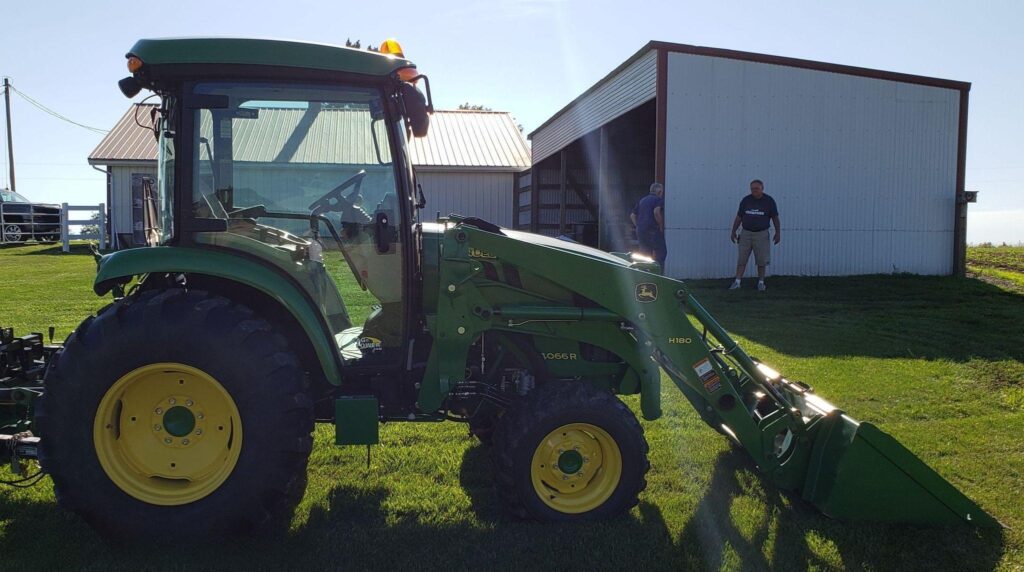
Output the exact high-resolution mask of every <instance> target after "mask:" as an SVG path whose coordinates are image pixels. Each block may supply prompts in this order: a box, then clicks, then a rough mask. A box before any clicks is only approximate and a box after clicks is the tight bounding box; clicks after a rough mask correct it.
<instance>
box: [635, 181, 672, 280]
mask: <svg viewBox="0 0 1024 572" xmlns="http://www.w3.org/2000/svg"><path fill="white" fill-rule="evenodd" d="M629 219H630V220H631V221H633V226H635V227H636V239H637V241H638V242H639V243H640V252H642V253H643V254H645V255H647V256H650V257H651V258H653V259H654V260H656V261H657V262H658V264H659V265H661V271H662V272H664V271H665V256H666V255H667V254H668V249H667V248H666V245H665V187H664V186H663V185H662V184H661V183H654V184H652V185H651V192H650V194H648V195H647V196H646V197H644V198H642V199H640V201H639V202H638V203H637V204H636V206H635V207H633V212H631V213H630V214H629Z"/></svg>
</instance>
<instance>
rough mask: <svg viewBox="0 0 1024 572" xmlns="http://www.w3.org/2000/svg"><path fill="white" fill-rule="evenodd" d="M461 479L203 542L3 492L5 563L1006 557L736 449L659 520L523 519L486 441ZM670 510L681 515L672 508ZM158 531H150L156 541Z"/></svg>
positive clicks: (374, 495)
mask: <svg viewBox="0 0 1024 572" xmlns="http://www.w3.org/2000/svg"><path fill="white" fill-rule="evenodd" d="M459 481H460V485H461V486H462V487H463V488H464V490H465V491H466V493H467V495H468V496H469V501H470V507H469V508H470V510H469V511H466V510H464V509H462V508H460V507H458V506H452V507H451V510H450V511H444V510H441V511H438V510H434V511H433V512H432V511H430V510H424V509H423V508H421V506H420V505H417V504H415V503H413V504H408V501H409V499H408V498H407V497H409V496H410V495H409V494H405V493H397V494H398V496H397V497H393V496H392V495H393V494H396V493H393V492H390V491H389V490H388V489H387V488H385V487H383V486H363V485H359V486H352V485H343V486H337V487H335V488H333V489H331V490H330V492H329V493H328V496H327V503H326V506H324V505H322V504H317V505H315V506H314V507H313V508H312V509H311V510H310V513H309V515H308V517H307V518H306V520H305V523H303V524H302V525H300V526H298V527H297V528H296V529H293V531H292V532H291V533H289V534H286V535H284V536H283V537H278V536H275V537H268V538H257V539H248V540H240V541H232V542H225V543H218V544H213V545H198V546H192V545H188V546H182V545H180V544H177V543H174V542H173V541H169V540H168V539H170V538H173V531H169V532H168V534H169V536H168V539H163V540H164V541H168V542H170V544H166V543H164V544H154V545H147V544H140V545H130V546H122V545H116V544H108V543H106V542H103V541H101V540H100V539H99V537H98V536H97V535H96V534H95V533H94V532H92V530H90V529H89V527H88V526H87V525H86V524H85V523H84V522H82V521H81V520H80V519H79V518H77V517H75V516H74V515H71V514H70V513H66V512H64V511H62V510H60V509H59V508H58V507H57V506H56V504H54V503H53V502H52V501H50V500H45V499H34V500H29V499H12V498H6V499H4V498H0V521H3V522H2V523H0V524H2V526H0V554H3V558H4V568H6V569H22V568H24V569H57V568H80V567H90V568H95V569H140V568H141V569H194V568H197V569H224V570H281V569H289V570H320V569H357V570H363V569H367V570H378V569H391V570H394V569H396V568H397V569H412V568H423V567H441V566H443V567H445V568H448V569H454V570H461V569H473V570H506V569H517V570H523V569H530V570H532V569H539V570H568V569H573V570H599V569H600V570H625V569H640V570H703V569H743V570H769V569H772V570H806V569H810V568H831V567H833V566H834V565H835V564H836V562H837V561H839V562H841V564H842V567H843V568H847V569H854V570H859V569H870V570H875V569H877V570H890V569H891V570H908V569H956V570H990V569H992V568H993V567H994V566H995V565H996V564H997V563H998V562H999V559H1000V557H1001V555H1002V553H1003V535H1002V531H999V530H985V531H975V530H970V529H966V528H958V529H916V528H910V527H901V526H873V525H860V524H857V525H855V524H845V523H841V522H836V521H832V520H829V519H827V518H825V517H823V516H821V515H819V514H818V513H817V512H816V511H815V510H814V509H813V508H810V507H808V506H806V505H803V504H802V503H801V501H799V500H798V499H795V498H793V497H791V496H790V495H785V494H780V493H779V492H778V490H777V489H775V488H774V487H773V486H772V485H771V484H770V483H767V482H766V481H764V480H763V479H761V478H760V477H759V476H758V475H757V473H756V471H755V470H754V469H753V467H752V466H751V465H750V463H749V461H748V460H747V458H746V456H745V455H744V454H743V453H742V452H740V451H735V450H727V451H723V452H722V453H721V454H719V456H718V458H717V459H716V460H715V463H714V467H713V468H712V475H711V480H710V482H709V483H708V485H707V487H706V489H705V492H704V493H703V496H701V498H700V499H687V498H673V497H672V496H670V495H669V494H666V493H658V495H659V496H658V499H657V502H658V503H659V504H661V505H666V504H669V503H679V502H682V503H684V504H683V508H685V507H686V506H687V505H686V503H687V501H690V500H695V501H696V502H694V503H692V505H690V506H692V508H691V509H689V510H684V511H683V513H684V514H685V515H688V516H687V517H684V519H682V520H679V521H675V520H673V521H672V522H667V521H666V519H665V516H664V514H663V513H662V510H661V508H659V506H657V505H655V504H653V503H652V502H651V496H652V495H653V494H654V493H647V494H645V495H642V496H641V502H640V504H639V506H638V507H637V508H636V509H634V510H633V511H631V512H630V513H629V514H628V515H625V516H623V517H621V518H617V519H612V520H608V521H600V522H592V523H577V524H571V525H559V524H541V523H535V522H522V521H519V520H516V519H514V518H512V517H510V516H509V515H508V514H507V513H505V512H504V509H503V507H502V505H501V501H500V499H499V498H498V495H497V493H496V492H495V491H494V489H493V487H492V485H491V477H490V463H489V451H488V449H487V448H486V447H483V446H480V445H474V446H472V447H469V448H468V449H467V450H466V452H465V454H464V456H463V465H462V467H461V470H460V474H459ZM675 512H678V511H675ZM154 540H155V541H159V539H154Z"/></svg>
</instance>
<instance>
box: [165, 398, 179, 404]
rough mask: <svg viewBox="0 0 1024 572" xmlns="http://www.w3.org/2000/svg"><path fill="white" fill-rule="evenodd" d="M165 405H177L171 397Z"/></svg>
mask: <svg viewBox="0 0 1024 572" xmlns="http://www.w3.org/2000/svg"><path fill="white" fill-rule="evenodd" d="M167 403H170V404H171V405H174V404H175V403H177V401H175V400H174V398H173V397H172V398H170V399H168V400H167Z"/></svg>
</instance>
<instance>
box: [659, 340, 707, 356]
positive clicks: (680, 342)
mask: <svg viewBox="0 0 1024 572" xmlns="http://www.w3.org/2000/svg"><path fill="white" fill-rule="evenodd" d="M668 343H670V344H689V343H693V338H669V339H668ZM705 361H706V360H705Z"/></svg>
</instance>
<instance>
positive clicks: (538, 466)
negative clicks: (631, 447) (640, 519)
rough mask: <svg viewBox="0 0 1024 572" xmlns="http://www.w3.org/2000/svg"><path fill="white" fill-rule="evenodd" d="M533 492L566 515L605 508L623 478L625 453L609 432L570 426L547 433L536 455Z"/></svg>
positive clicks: (533, 463) (588, 426)
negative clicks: (600, 507) (606, 502)
mask: <svg viewBox="0 0 1024 572" xmlns="http://www.w3.org/2000/svg"><path fill="white" fill-rule="evenodd" d="M530 477H531V480H532V481H533V489H534V490H535V491H536V492H537V496H539V497H540V499H541V500H542V501H544V504H546V505H548V506H549V507H551V508H553V509H555V510H557V511H558V512H562V513H566V514H580V513H584V512H587V511H591V510H594V509H596V508H597V507H599V506H601V504H603V503H604V502H605V501H607V500H608V497H610V496H612V493H614V492H615V488H616V487H618V486H619V480H620V479H621V478H622V453H621V452H620V451H619V445H618V444H617V443H616V442H615V439H613V438H612V436H611V435H609V434H608V432H607V431H605V430H604V429H601V428H600V427H598V426H596V425H591V424H589V423H570V424H569V425H563V426H561V427H559V428H558V429H555V430H554V431H552V432H550V433H548V434H547V436H546V437H544V440H543V441H541V442H540V444H539V445H538V446H537V450H536V451H534V453H533V461H532V463H531V465H530Z"/></svg>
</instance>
